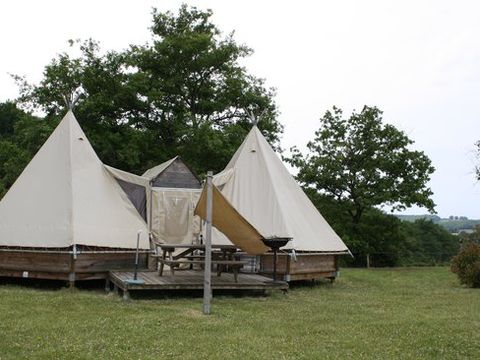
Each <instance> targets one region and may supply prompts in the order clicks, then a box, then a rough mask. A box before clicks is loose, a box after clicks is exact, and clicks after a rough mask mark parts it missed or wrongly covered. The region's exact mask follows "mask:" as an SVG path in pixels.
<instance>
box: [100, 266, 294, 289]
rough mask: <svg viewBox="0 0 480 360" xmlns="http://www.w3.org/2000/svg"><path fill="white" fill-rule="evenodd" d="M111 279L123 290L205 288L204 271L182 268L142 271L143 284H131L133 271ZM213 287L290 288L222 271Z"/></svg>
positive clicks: (267, 279) (214, 280) (266, 279)
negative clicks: (165, 270)
mask: <svg viewBox="0 0 480 360" xmlns="http://www.w3.org/2000/svg"><path fill="white" fill-rule="evenodd" d="M109 276H110V280H111V281H112V282H113V283H114V284H115V285H117V286H118V287H119V288H120V289H122V290H127V291H128V290H198V289H203V271H195V270H180V271H177V272H176V273H175V275H174V276H171V275H170V274H165V275H163V276H159V275H158V273H157V272H156V271H141V272H139V273H138V279H141V280H143V281H144V283H143V284H130V283H128V280H129V279H133V272H126V271H112V272H110V274H109ZM212 289H214V290H219V289H225V290H227V289H228V290H267V289H282V290H286V289H288V284H287V283H284V282H279V283H273V282H272V281H271V279H270V278H267V277H264V276H261V275H257V274H243V273H240V274H238V282H235V279H234V276H233V274H231V273H222V275H221V276H216V275H212Z"/></svg>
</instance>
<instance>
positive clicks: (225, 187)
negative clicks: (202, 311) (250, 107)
mask: <svg viewBox="0 0 480 360" xmlns="http://www.w3.org/2000/svg"><path fill="white" fill-rule="evenodd" d="M213 182H214V184H215V185H216V186H217V187H219V189H220V190H221V192H222V194H223V195H224V196H225V197H226V198H227V200H228V201H229V202H230V203H231V204H232V205H233V206H234V207H235V208H236V209H237V210H238V212H239V213H241V214H242V215H243V216H244V217H245V219H246V220H247V221H248V222H250V223H251V224H252V225H253V226H254V227H255V228H256V229H257V230H258V231H259V232H260V233H261V234H262V235H263V236H264V237H291V238H292V241H290V242H289V243H288V244H287V246H285V248H284V249H286V250H287V249H294V250H296V251H312V252H325V253H336V254H342V253H349V251H348V248H347V247H346V246H345V244H344V243H343V241H342V240H341V239H340V237H339V236H338V235H337V234H336V233H335V232H334V231H333V229H332V228H331V227H330V225H329V224H328V223H327V222H326V221H325V219H324V218H323V216H322V215H321V214H320V213H319V212H318V210H317V209H316V208H315V206H314V205H313V204H312V203H311V201H310V200H309V199H308V197H307V196H306V195H305V193H304V192H303V190H302V189H301V187H300V186H299V185H298V184H297V182H296V181H295V179H294V178H293V177H292V175H291V174H290V173H289V172H288V170H287V169H286V167H285V166H284V165H283V163H282V161H281V160H280V158H279V157H278V156H277V155H276V154H275V152H274V150H273V149H272V148H271V147H270V145H269V144H268V142H267V141H266V139H265V138H264V137H263V135H262V133H261V132H260V130H259V129H258V128H257V126H253V128H252V130H251V131H250V133H249V134H248V135H247V137H246V138H245V140H244V142H243V143H242V145H241V146H240V148H239V149H238V150H237V152H236V153H235V154H234V156H233V158H232V159H231V160H230V162H229V163H228V165H227V167H226V168H225V169H224V171H222V172H221V173H219V174H217V175H216V176H215V177H214V180H213ZM221 235H222V234H220V233H216V235H214V240H213V241H214V242H217V243H224V242H225V241H226V239H225V238H224V237H222V236H221Z"/></svg>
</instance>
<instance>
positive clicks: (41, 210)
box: [0, 111, 149, 249]
mask: <svg viewBox="0 0 480 360" xmlns="http://www.w3.org/2000/svg"><path fill="white" fill-rule="evenodd" d="M139 230H142V234H141V239H140V247H141V248H144V249H148V248H149V239H148V230H147V225H146V223H145V221H144V220H143V219H142V218H141V216H140V214H139V213H138V211H137V210H136V209H135V207H134V206H133V204H132V203H131V202H130V200H129V199H128V197H127V196H126V194H125V192H124V191H123V190H122V189H121V187H120V185H119V184H118V183H117V181H116V180H115V179H114V178H113V176H112V175H111V174H110V173H109V172H108V171H107V170H106V169H105V167H104V165H103V163H102V162H101V161H100V159H99V158H98V157H97V155H96V153H95V151H94V150H93V148H92V146H91V145H90V143H89V141H88V139H87V138H86V136H85V134H84V133H83V131H82V129H81V128H80V126H79V124H78V122H77V120H76V119H75V116H74V115H73V113H72V112H71V111H69V112H68V113H67V114H66V115H65V117H64V118H63V120H62V121H61V122H60V124H59V125H58V127H57V128H56V129H55V131H54V132H53V133H52V134H51V135H50V137H49V138H48V140H47V141H46V142H45V144H44V145H43V146H42V148H41V149H40V150H39V151H38V153H37V154H36V155H35V156H34V158H33V159H32V161H31V162H30V163H29V164H28V166H27V167H26V168H25V170H24V171H23V173H22V174H21V175H20V177H19V178H18V179H17V181H16V182H15V183H14V185H13V186H12V187H11V189H10V190H9V191H8V193H7V194H6V195H5V196H4V198H3V199H2V201H1V202H0V246H13V247H35V248H65V247H70V246H72V245H86V246H96V247H111V248H134V247H135V246H136V239H137V232H138V231H139Z"/></svg>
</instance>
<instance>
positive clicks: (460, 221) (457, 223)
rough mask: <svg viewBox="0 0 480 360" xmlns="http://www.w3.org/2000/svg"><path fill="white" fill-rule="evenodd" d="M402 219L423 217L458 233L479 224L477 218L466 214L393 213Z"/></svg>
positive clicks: (410, 219) (412, 219) (467, 230)
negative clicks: (445, 216)
mask: <svg viewBox="0 0 480 360" xmlns="http://www.w3.org/2000/svg"><path fill="white" fill-rule="evenodd" d="M395 216H396V217H397V218H399V219H400V220H402V221H410V222H414V221H416V220H420V219H425V220H430V221H432V222H433V223H435V224H438V225H440V226H443V227H444V228H445V229H447V230H448V231H449V232H451V233H459V232H461V231H462V230H463V231H466V232H469V231H473V229H475V226H477V225H480V219H479V220H473V219H469V218H467V217H466V216H450V217H449V218H441V217H440V216H438V215H395Z"/></svg>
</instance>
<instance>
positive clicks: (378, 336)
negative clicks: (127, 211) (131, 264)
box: [0, 267, 480, 360]
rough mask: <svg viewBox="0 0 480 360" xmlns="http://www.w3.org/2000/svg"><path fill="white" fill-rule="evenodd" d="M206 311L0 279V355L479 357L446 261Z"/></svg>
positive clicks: (467, 302)
mask: <svg viewBox="0 0 480 360" xmlns="http://www.w3.org/2000/svg"><path fill="white" fill-rule="evenodd" d="M0 283H1V282H0ZM133 295H135V294H133ZM212 306H213V307H212V309H213V314H212V315H211V316H208V317H205V316H203V315H202V314H201V308H202V299H201V298H191V297H190V298H185V297H182V298H167V299H145V298H144V299H136V300H133V301H130V302H124V301H123V300H122V299H121V298H119V297H117V296H115V295H113V294H110V295H106V294H104V293H102V292H101V291H100V290H75V291H69V290H67V289H59V290H49V289H46V288H43V289H42V288H40V289H38V288H34V287H32V286H30V287H28V286H20V285H12V284H7V285H5V284H3V285H0V359H1V360H4V359H22V358H29V359H59V358H65V359H87V358H90V359H148V358H152V359H154V358H155V359H162V358H178V359H231V358H238V359H256V358H258V359H317V358H318V359H320V358H321V359H324V358H327V359H337V358H340V359H359V358H360V359H362V358H365V359H397V358H398V359H459V358H462V359H467V358H470V359H480V289H476V290H475V289H467V288H464V287H462V286H460V285H459V284H458V282H457V279H456V278H455V276H454V275H452V274H451V273H450V272H449V270H448V268H444V267H437V268H404V269H382V270H363V269H343V270H342V274H341V277H340V279H339V280H338V281H337V282H336V283H335V284H333V285H330V284H323V283H321V284H317V285H315V286H295V287H293V289H291V290H290V292H289V294H288V295H286V296H285V295H283V294H282V293H280V292H278V293H277V292H275V293H272V294H271V295H270V296H267V297H251V296H248V297H234V296H218V297H216V298H215V299H214V301H213V304H212Z"/></svg>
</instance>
